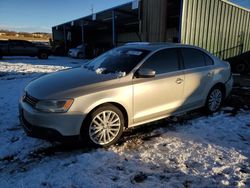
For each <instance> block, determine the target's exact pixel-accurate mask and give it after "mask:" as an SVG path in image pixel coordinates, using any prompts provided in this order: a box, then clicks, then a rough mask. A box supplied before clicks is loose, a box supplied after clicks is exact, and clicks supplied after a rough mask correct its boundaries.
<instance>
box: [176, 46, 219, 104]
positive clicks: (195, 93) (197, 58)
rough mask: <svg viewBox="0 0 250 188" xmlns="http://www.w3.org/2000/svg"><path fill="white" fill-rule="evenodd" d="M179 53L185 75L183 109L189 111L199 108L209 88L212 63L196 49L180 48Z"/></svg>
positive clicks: (211, 76)
mask: <svg viewBox="0 0 250 188" xmlns="http://www.w3.org/2000/svg"><path fill="white" fill-rule="evenodd" d="M181 53H182V59H183V63H184V75H185V86H184V94H183V97H184V98H185V103H184V107H185V108H187V109H189V108H194V107H198V106H201V105H203V102H204V100H205V99H206V97H207V94H208V91H209V89H210V88H211V81H212V78H213V74H214V73H213V71H212V66H211V65H213V62H212V60H211V58H210V57H208V55H207V54H205V53H204V52H202V51H201V50H198V49H193V48H182V49H181Z"/></svg>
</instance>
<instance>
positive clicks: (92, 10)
mask: <svg viewBox="0 0 250 188" xmlns="http://www.w3.org/2000/svg"><path fill="white" fill-rule="evenodd" d="M90 11H91V14H94V5H93V4H91V8H90Z"/></svg>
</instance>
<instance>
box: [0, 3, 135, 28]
mask: <svg viewBox="0 0 250 188" xmlns="http://www.w3.org/2000/svg"><path fill="white" fill-rule="evenodd" d="M130 1H132V0H0V28H1V29H9V30H15V31H25V32H38V31H40V32H51V27H52V26H54V25H57V24H60V23H63V22H66V21H70V20H72V19H76V18H80V17H82V16H85V15H89V14H91V6H92V5H93V7H94V12H97V11H100V10H104V9H107V8H111V7H113V6H116V5H120V4H124V3H127V2H130Z"/></svg>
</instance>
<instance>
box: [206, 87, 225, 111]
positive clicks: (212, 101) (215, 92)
mask: <svg viewBox="0 0 250 188" xmlns="http://www.w3.org/2000/svg"><path fill="white" fill-rule="evenodd" d="M222 102H223V90H222V88H221V87H214V88H212V89H211V90H210V92H209V94H208V97H207V101H206V105H205V108H206V111H207V112H208V113H214V112H217V111H218V110H219V109H220V107H221V105H222Z"/></svg>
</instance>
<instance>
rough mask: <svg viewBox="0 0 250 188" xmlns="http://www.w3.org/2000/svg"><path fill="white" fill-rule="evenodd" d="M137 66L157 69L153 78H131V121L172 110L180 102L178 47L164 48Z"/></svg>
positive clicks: (181, 95) (181, 87)
mask: <svg viewBox="0 0 250 188" xmlns="http://www.w3.org/2000/svg"><path fill="white" fill-rule="evenodd" d="M139 69H152V70H155V71H156V76H155V77H153V78H134V79H133V92H134V100H133V106H134V123H138V122H143V121H147V120H150V119H154V118H158V117H161V116H165V115H167V114H171V113H175V112H176V111H178V109H179V107H180V106H181V105H182V103H183V100H182V98H183V88H184V76H183V71H182V70H180V64H179V56H178V50H176V49H164V50H161V51H158V52H156V53H155V54H153V55H152V56H151V57H150V58H148V59H147V60H146V61H145V62H144V63H143V64H142V66H141V67H140V68H139Z"/></svg>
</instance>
